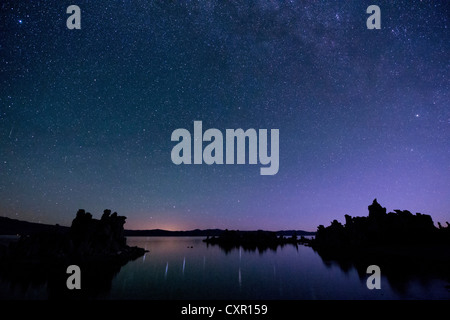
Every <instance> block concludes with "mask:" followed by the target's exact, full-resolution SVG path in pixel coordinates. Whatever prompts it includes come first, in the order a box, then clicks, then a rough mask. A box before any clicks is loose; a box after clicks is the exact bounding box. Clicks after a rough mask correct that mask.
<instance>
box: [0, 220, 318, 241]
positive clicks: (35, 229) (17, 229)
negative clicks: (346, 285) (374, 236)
mask: <svg viewBox="0 0 450 320" xmlns="http://www.w3.org/2000/svg"><path fill="white" fill-rule="evenodd" d="M56 229H58V230H59V232H68V231H69V229H70V227H66V226H60V225H50V224H42V223H36V222H28V221H22V220H16V219H11V218H7V217H0V235H31V234H34V233H39V232H48V231H50V232H51V231H54V230H56ZM224 231H225V230H223V229H204V230H201V229H195V230H187V231H182V230H180V231H170V230H163V229H150V230H127V229H125V230H124V236H125V237H207V236H209V237H212V236H216V237H217V236H220V235H221V234H222V233H223V232H224ZM276 234H277V235H278V236H280V235H282V236H291V235H293V234H297V235H298V236H302V235H303V236H308V235H314V234H315V232H309V231H303V230H281V231H276Z"/></svg>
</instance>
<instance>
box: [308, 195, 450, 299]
mask: <svg viewBox="0 0 450 320" xmlns="http://www.w3.org/2000/svg"><path fill="white" fill-rule="evenodd" d="M368 209H369V215H368V216H367V217H351V216H350V215H345V224H344V225H342V224H341V223H339V222H338V221H337V220H334V221H333V222H332V223H331V224H330V226H328V227H324V226H323V225H320V226H318V228H317V232H316V237H315V239H313V240H312V241H311V242H310V245H311V247H312V248H313V249H314V250H315V251H316V252H317V253H318V254H319V255H320V256H321V258H322V259H323V260H324V261H327V262H330V261H334V262H336V263H337V264H338V265H339V266H341V267H342V266H346V267H345V268H346V269H348V268H349V267H350V266H354V267H355V268H356V270H357V271H358V273H359V274H360V275H361V278H362V279H363V278H364V279H365V278H366V276H367V274H366V268H367V266H369V265H371V264H376V265H378V266H380V268H381V270H382V272H383V274H384V275H385V276H386V277H387V279H388V280H389V282H390V283H391V285H392V286H393V287H394V288H395V289H397V290H399V291H401V288H402V285H403V284H405V283H407V282H406V280H405V279H407V278H408V275H415V276H420V277H421V278H422V279H433V277H435V276H438V277H443V278H444V279H446V280H447V281H450V227H446V228H444V227H443V226H442V225H441V224H440V223H438V225H439V228H437V227H435V226H434V223H433V220H432V218H431V216H429V215H426V214H421V213H416V214H412V213H411V212H410V211H408V210H394V212H389V213H386V208H384V207H382V206H381V205H380V204H379V203H378V202H377V200H376V199H375V200H374V201H373V203H372V204H371V205H370V206H369V207H368ZM345 268H343V269H345ZM402 279H403V280H405V281H403V280H402Z"/></svg>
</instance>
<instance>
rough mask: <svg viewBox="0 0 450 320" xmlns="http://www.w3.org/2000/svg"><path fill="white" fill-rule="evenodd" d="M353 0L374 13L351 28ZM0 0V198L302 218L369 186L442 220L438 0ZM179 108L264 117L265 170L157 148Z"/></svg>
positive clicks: (56, 219) (446, 149)
mask: <svg viewBox="0 0 450 320" xmlns="http://www.w3.org/2000/svg"><path fill="white" fill-rule="evenodd" d="M71 4H76V5H78V6H79V7H80V9H81V30H68V29H67V27H66V19H67V18H68V17H69V14H67V13H66V8H67V7H68V6H69V5H71ZM371 4H377V5H379V6H380V9H381V30H368V29H367V28H366V19H367V18H368V17H369V14H367V13H366V8H367V7H368V6H369V5H371ZM0 7H1V19H0V215H2V216H7V217H11V218H16V219H21V220H28V221H35V222H38V221H39V222H42V223H50V224H55V223H59V224H61V225H70V223H71V221H72V219H73V218H74V216H75V213H76V211H77V210H78V209H79V208H84V209H86V210H87V211H90V212H91V213H92V214H93V215H94V217H96V218H100V216H101V213H102V212H103V209H106V208H109V209H111V210H113V211H117V212H118V213H119V214H120V215H125V216H127V217H128V218H127V224H126V225H125V227H126V228H128V229H153V228H163V229H171V230H189V229H194V228H201V229H203V228H229V229H240V230H255V229H267V230H282V229H304V230H310V231H315V230H316V228H317V226H318V225H319V224H324V225H328V224H329V223H330V221H331V220H333V219H338V220H339V221H341V222H342V221H343V220H344V214H350V215H352V216H362V215H367V213H368V211H367V206H368V205H369V204H371V203H372V200H373V199H374V198H377V199H378V201H379V202H380V203H381V204H382V205H383V206H385V207H386V208H387V210H388V211H392V210H394V209H407V210H410V211H411V212H413V213H415V212H421V213H424V214H430V215H431V216H432V217H433V220H434V222H435V223H437V222H438V221H440V222H445V221H450V144H449V141H450V107H449V102H450V99H449V98H450V97H449V92H450V91H449V78H448V75H449V71H450V65H449V61H450V50H449V49H450V37H449V31H448V17H449V16H450V14H449V13H450V2H448V1H379V0H376V1H372V0H371V1H360V0H353V1H345V0H343V1H295V0H292V1H275V0H270V1H269V0H259V1H248V0H246V1H219V0H208V1H206V0H199V1H147V0H145V1H144V0H124V1H117V0H111V1H93V0H91V1H86V0H76V1H70V2H69V1H23V0H20V1H6V2H5V1H3V2H2V4H1V5H0ZM194 120H199V121H202V122H203V130H206V129H208V128H217V129H219V130H221V131H222V132H225V129H237V128H243V129H248V128H255V129H279V131H280V167H279V172H278V173H277V174H276V175H273V176H261V175H260V174H259V170H260V167H261V165H260V164H257V165H249V164H247V165H211V166H209V165H206V164H203V165H180V166H177V165H175V164H173V163H172V161H171V158H170V154H171V150H172V147H173V146H174V145H175V144H176V143H175V142H172V141H171V133H172V132H173V131H174V130H175V129H177V128H186V129H188V130H189V131H190V132H191V133H192V132H193V122H194ZM204 145H205V144H204Z"/></svg>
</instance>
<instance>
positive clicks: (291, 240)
mask: <svg viewBox="0 0 450 320" xmlns="http://www.w3.org/2000/svg"><path fill="white" fill-rule="evenodd" d="M313 234H314V232H306V231H293V232H292V234H291V235H290V236H287V237H285V236H284V235H282V234H280V235H278V234H277V232H274V231H263V230H257V231H239V230H228V229H227V230H225V231H223V232H222V233H221V234H220V235H219V236H217V237H216V236H213V237H209V236H208V237H207V238H206V239H204V240H203V241H204V242H206V243H207V244H212V245H218V246H220V247H221V248H222V249H224V250H226V251H230V250H231V249H233V248H238V247H242V248H243V249H244V250H251V251H255V250H256V249H258V250H259V251H260V252H262V251H265V250H267V249H271V250H276V249H277V247H278V246H283V245H286V244H293V245H298V244H301V243H307V242H308V239H306V238H305V237H304V236H305V235H313ZM298 235H300V238H297V237H298Z"/></svg>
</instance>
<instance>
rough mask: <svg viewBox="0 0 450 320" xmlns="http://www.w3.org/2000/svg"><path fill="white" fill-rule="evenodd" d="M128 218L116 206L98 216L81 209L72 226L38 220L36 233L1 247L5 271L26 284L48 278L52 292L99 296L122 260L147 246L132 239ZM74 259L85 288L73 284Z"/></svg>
mask: <svg viewBox="0 0 450 320" xmlns="http://www.w3.org/2000/svg"><path fill="white" fill-rule="evenodd" d="M125 220H126V217H124V216H118V215H117V213H116V212H114V213H112V214H111V210H105V211H104V213H103V215H102V217H101V219H100V220H98V219H94V218H92V215H91V214H90V213H89V212H85V211H84V210H83V209H80V210H78V212H77V214H76V217H75V219H74V220H73V221H72V225H71V227H70V228H60V227H58V226H52V227H51V228H50V227H47V226H37V225H34V224H33V225H31V229H32V231H33V232H32V233H30V234H27V235H23V236H21V237H20V239H19V240H18V241H16V242H11V243H10V244H9V246H8V247H6V248H5V247H4V246H3V248H2V250H0V276H2V277H4V278H6V279H8V280H10V281H12V282H13V283H18V284H22V285H24V286H27V285H29V283H45V282H47V284H48V291H49V297H50V298H62V297H69V298H70V297H73V298H86V297H95V296H96V295H97V294H99V293H101V292H105V291H108V290H109V288H110V285H111V281H112V278H113V277H114V275H115V274H116V273H117V272H118V271H119V270H120V268H121V266H123V265H124V264H126V263H127V262H128V261H130V260H134V259H136V258H138V257H140V256H142V255H144V254H145V252H146V251H145V250H144V249H142V248H138V247H130V246H128V245H127V244H126V238H125V236H124V227H123V226H124V224H125ZM8 222H11V221H8ZM11 223H13V224H17V223H16V222H14V221H12V222H11ZM23 225H25V226H27V227H30V225H29V224H23ZM40 228H42V230H41V231H39V230H40ZM31 229H30V230H31ZM69 265H78V266H79V267H80V269H81V270H82V279H83V290H69V289H67V287H66V279H67V277H68V275H67V274H66V270H67V267H68V266H69Z"/></svg>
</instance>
